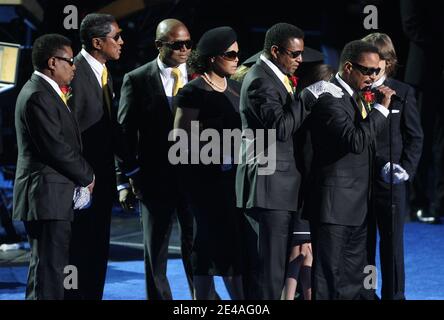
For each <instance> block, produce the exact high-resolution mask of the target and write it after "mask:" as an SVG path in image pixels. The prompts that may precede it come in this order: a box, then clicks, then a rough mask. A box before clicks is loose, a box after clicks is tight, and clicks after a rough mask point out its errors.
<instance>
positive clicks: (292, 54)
mask: <svg viewBox="0 0 444 320" xmlns="http://www.w3.org/2000/svg"><path fill="white" fill-rule="evenodd" d="M279 50H283V51H285V53H286V54H288V55H289V56H290V57H291V58H292V59H296V58H297V57H299V56H300V55H302V54H303V53H304V51H303V50H298V51H290V50H288V49H287V48H284V47H279Z"/></svg>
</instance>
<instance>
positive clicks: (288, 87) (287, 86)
mask: <svg viewBox="0 0 444 320" xmlns="http://www.w3.org/2000/svg"><path fill="white" fill-rule="evenodd" d="M284 85H285V89H287V91H288V93H291V94H293V93H294V92H293V87H292V86H291V84H290V79H288V77H287V76H284Z"/></svg>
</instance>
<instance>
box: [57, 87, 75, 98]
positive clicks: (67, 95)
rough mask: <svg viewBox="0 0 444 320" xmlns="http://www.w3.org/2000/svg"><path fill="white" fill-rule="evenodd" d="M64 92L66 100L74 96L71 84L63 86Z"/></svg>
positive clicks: (61, 88)
mask: <svg viewBox="0 0 444 320" xmlns="http://www.w3.org/2000/svg"><path fill="white" fill-rule="evenodd" d="M60 90H62V94H63V95H64V96H65V99H66V101H68V100H69V99H70V98H71V97H72V88H71V87H70V86H61V87H60Z"/></svg>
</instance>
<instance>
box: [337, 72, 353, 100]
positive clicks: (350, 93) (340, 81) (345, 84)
mask: <svg viewBox="0 0 444 320" xmlns="http://www.w3.org/2000/svg"><path fill="white" fill-rule="evenodd" d="M335 78H336V80H338V82H339V83H340V84H341V86H342V87H343V88H344V89H345V90H346V91H347V92H348V94H349V95H350V97H353V94H354V91H353V89H352V88H351V87H350V86H349V85H348V84H347V83H346V82H345V81H344V80H342V78H341V76H340V75H339V72H338V73H336V76H335Z"/></svg>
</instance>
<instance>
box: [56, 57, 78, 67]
mask: <svg viewBox="0 0 444 320" xmlns="http://www.w3.org/2000/svg"><path fill="white" fill-rule="evenodd" d="M54 58H56V59H60V60H63V61H66V62H68V63H69V65H70V66H71V67H72V66H73V64H74V58H64V57H58V56H54Z"/></svg>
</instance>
